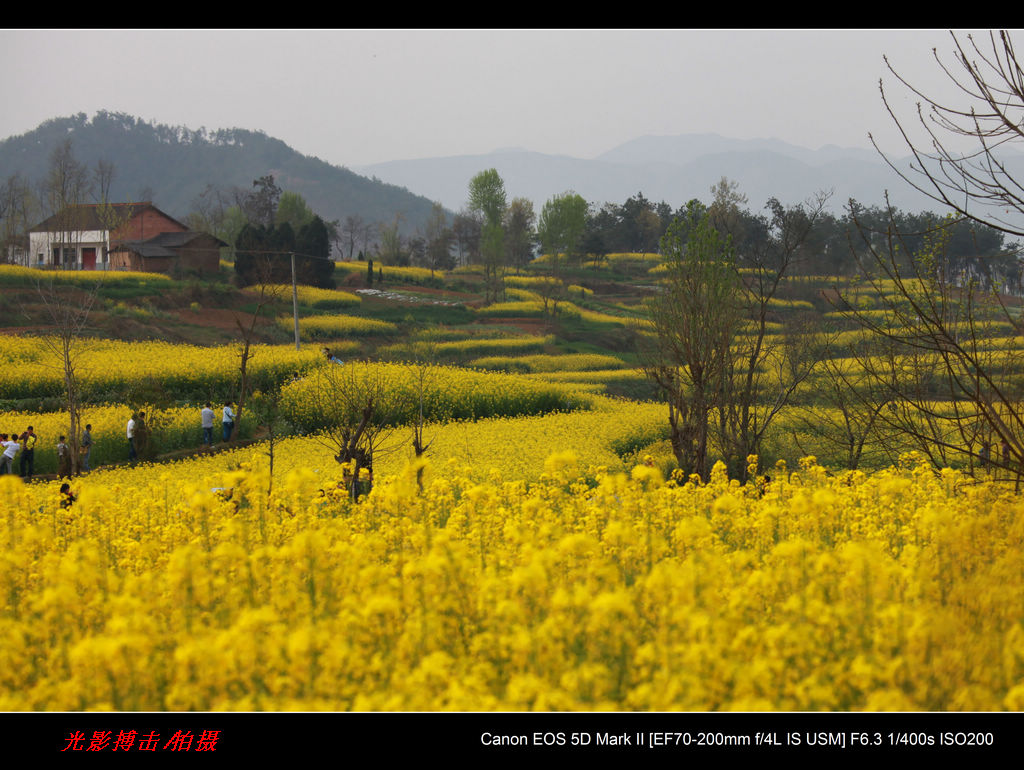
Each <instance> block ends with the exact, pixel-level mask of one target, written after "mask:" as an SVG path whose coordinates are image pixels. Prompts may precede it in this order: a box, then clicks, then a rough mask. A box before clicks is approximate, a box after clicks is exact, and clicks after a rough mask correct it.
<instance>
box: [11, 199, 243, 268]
mask: <svg viewBox="0 0 1024 770" xmlns="http://www.w3.org/2000/svg"><path fill="white" fill-rule="evenodd" d="M226 245H227V244H225V243H224V242H223V241H221V240H219V239H217V238H215V237H214V236H212V235H208V234H206V233H200V232H196V231H193V230H189V229H188V227H186V226H185V225H183V224H182V223H181V222H179V221H178V220H176V219H174V218H173V217H171V216H169V215H168V214H166V213H164V212H163V211H161V210H160V209H158V208H157V207H156V206H154V205H153V204H152V203H151V202H149V201H142V202H139V203H108V204H93V205H79V206H70V207H68V208H67V209H64V210H63V211H60V212H58V213H57V214H54V215H53V216H52V217H49V218H48V219H46V220H44V221H43V222H40V223H39V224H38V225H36V226H35V227H33V228H32V229H31V230H29V251H28V259H27V260H26V263H27V265H28V266H29V267H40V268H60V269H65V270H144V271H146V272H163V273H166V272H170V271H172V270H175V269H181V270H189V271H193V270H194V271H197V272H200V273H208V272H216V271H217V270H218V269H219V264H220V257H219V252H218V249H219V248H220V247H222V246H226Z"/></svg>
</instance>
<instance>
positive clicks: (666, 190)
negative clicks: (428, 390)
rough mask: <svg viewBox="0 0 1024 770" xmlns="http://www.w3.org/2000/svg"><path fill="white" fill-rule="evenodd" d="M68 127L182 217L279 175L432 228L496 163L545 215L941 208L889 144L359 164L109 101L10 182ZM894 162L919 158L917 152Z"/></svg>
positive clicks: (34, 149)
mask: <svg viewBox="0 0 1024 770" xmlns="http://www.w3.org/2000/svg"><path fill="white" fill-rule="evenodd" d="M67 137H71V139H72V142H73V149H74V153H75V155H76V157H77V158H78V160H80V161H81V162H83V163H85V164H87V165H89V166H95V164H96V162H97V161H98V160H100V159H105V160H110V161H113V163H114V165H115V169H116V174H115V178H114V184H113V188H112V191H111V197H112V198H113V199H115V200H140V199H150V200H152V201H153V202H154V203H156V205H158V206H159V207H160V208H162V209H163V210H165V211H166V212H167V213H169V214H171V215H172V216H175V217H178V218H182V217H184V216H185V215H186V214H188V213H189V211H191V210H192V209H193V207H194V202H195V200H196V198H197V197H198V196H199V195H200V193H202V192H203V191H204V190H205V189H206V187H207V186H208V185H211V184H212V185H216V186H218V187H221V188H230V187H233V186H237V187H242V188H245V189H250V188H251V186H252V182H253V180H255V179H257V178H259V177H262V176H265V175H267V174H273V175H274V177H275V178H276V179H277V182H278V184H279V186H280V187H282V188H283V189H285V190H291V191H293V192H297V193H299V194H301V195H302V196H303V197H305V199H306V200H307V202H308V203H309V204H310V206H311V207H312V208H313V210H314V211H316V212H317V213H319V214H320V215H321V216H323V217H324V218H326V219H336V220H344V218H345V217H347V216H349V215H357V216H360V217H362V219H363V220H364V221H366V222H391V221H392V220H393V219H394V217H395V215H396V214H399V213H400V214H401V215H402V224H401V230H402V232H403V233H405V234H409V233H412V232H414V231H415V230H417V229H421V228H422V227H423V226H424V223H425V222H426V220H427V218H428V216H429V213H430V209H431V205H432V201H440V202H441V203H442V204H444V206H445V207H446V208H447V209H448V210H449V211H458V210H460V209H462V208H463V207H464V206H465V204H466V197H467V195H466V191H467V186H468V183H469V180H470V179H471V178H472V177H473V176H474V175H475V174H477V173H478V172H480V171H482V170H484V169H487V168H492V167H493V168H496V169H497V170H498V172H499V173H500V174H501V176H502V178H503V179H504V181H505V188H506V192H507V194H508V197H509V198H510V199H511V198H513V197H525V198H528V199H530V200H532V201H533V202H534V207H535V210H536V211H537V212H538V213H539V212H540V209H541V206H542V205H543V204H544V201H546V200H547V199H549V198H550V197H551V196H553V195H556V194H559V193H562V192H565V191H566V190H570V189H571V190H574V191H576V192H577V193H579V194H580V195H582V196H583V197H584V198H585V199H587V200H588V201H590V202H591V203H593V204H596V205H597V206H600V205H601V204H603V203H605V202H608V201H611V202H615V203H622V202H623V201H625V200H626V199H627V198H629V197H630V196H632V195H635V194H636V193H638V192H641V193H643V195H644V196H645V197H646V198H647V199H649V200H651V201H654V202H659V201H662V200H664V201H666V202H667V203H669V204H670V205H671V206H672V207H673V208H677V207H679V206H680V205H682V204H683V203H685V202H686V201H688V200H690V199H691V198H699V199H701V200H703V201H705V202H707V201H708V199H709V197H710V195H709V191H710V189H711V186H712V185H714V184H715V183H716V182H718V181H719V179H721V178H722V177H723V176H724V177H728V178H729V179H732V180H735V181H736V182H738V183H739V186H740V190H741V192H743V193H744V194H745V195H746V196H747V198H748V205H749V207H750V208H751V209H752V210H759V209H760V208H761V207H762V206H763V205H764V203H765V202H766V201H767V200H768V199H769V198H770V197H776V198H778V199H779V200H780V201H782V202H783V203H785V204H794V203H798V202H800V201H803V200H806V199H808V198H810V197H811V196H813V195H814V194H815V193H817V192H818V191H832V198H831V204H830V205H831V208H832V209H833V210H834V211H835V212H837V213H838V212H839V211H840V210H841V209H842V207H843V205H845V203H846V202H847V200H848V199H850V198H854V199H856V200H857V201H858V202H859V203H861V204H864V205H872V204H877V205H881V204H882V203H883V202H884V195H885V193H886V191H888V193H889V196H890V200H891V202H892V203H893V204H894V205H895V206H897V207H898V208H901V209H904V210H906V211H913V212H919V211H926V210H930V211H940V210H941V208H940V207H939V206H938V204H936V203H935V202H934V201H931V200H930V199H928V198H926V197H925V196H923V195H921V194H920V193H917V192H916V191H914V190H913V189H912V188H911V187H910V186H909V185H908V184H907V183H906V182H904V181H903V180H901V179H900V178H899V177H898V176H897V175H896V174H895V172H893V171H892V169H890V168H889V166H888V165H886V163H885V161H884V160H883V159H882V158H881V157H880V156H879V155H878V154H877V153H875V152H874V151H873V150H867V149H862V148H860V149H858V148H840V147H835V146H831V145H830V146H825V147H822V148H821V149H818V150H809V149H806V148H803V147H797V146H795V145H791V144H787V143H785V142H782V141H778V140H774V139H758V140H739V139H728V138H725V137H722V136H717V135H713V134H690V135H682V136H645V137H641V138H639V139H634V140H632V141H629V142H626V143H625V144H622V145H620V146H618V147H616V148H614V149H612V150H609V151H608V152H606V153H604V154H602V155H600V156H599V157H597V158H594V159H591V160H585V159H581V158H573V157H569V156H565V155H545V154H542V153H537V152H530V151H527V150H522V149H512V150H499V151H495V152H492V153H488V154H486V155H459V156H453V157H446V158H426V159H421V160H395V161H390V162H387V163H377V164H373V165H369V166H359V167H353V168H352V169H348V168H343V167H339V166H335V165H331V164H329V163H326V162H324V161H322V160H319V159H318V158H313V157H309V156H306V155H302V154H300V153H299V152H297V151H296V150H293V149H292V148H291V147H289V146H288V145H286V144H285V143H284V142H282V141H280V140H279V139H274V138H272V137H269V136H267V135H265V134H263V133H260V132H256V131H247V130H242V129H221V130H217V131H206V130H205V129H199V130H192V129H188V128H183V127H171V126H165V125H160V124H154V123H147V122H145V121H142V120H140V119H138V118H134V117H131V116H129V115H125V114H122V113H111V112H103V111H101V112H99V113H97V114H96V115H95V116H93V117H92V118H89V117H87V116H86V115H85V114H78V115H75V116H71V117H67V118H55V119H53V120H49V121H46V122H45V123H43V124H42V125H40V126H39V127H38V128H36V129H35V130H33V131H30V132H28V133H26V134H22V135H20V136H14V137H10V138H8V139H4V140H3V141H0V182H2V181H3V180H5V179H6V178H7V177H8V176H10V175H11V174H13V173H15V172H20V173H21V174H22V175H23V176H25V177H26V178H27V179H29V180H32V181H37V180H41V179H42V178H43V176H44V175H45V173H46V169H47V166H48V163H49V159H50V154H51V153H52V151H53V149H54V147H56V146H57V145H58V144H59V143H60V142H62V141H63V140H64V139H65V138H67ZM894 162H897V163H899V164H901V165H902V166H904V167H905V166H907V165H909V161H908V160H907V159H897V160H895V161H894ZM1010 162H1011V163H1012V164H1013V165H1014V166H1015V167H1018V164H1019V166H1024V156H1022V155H1020V154H1019V153H1013V154H1012V156H1010ZM1018 170H1020V171H1022V173H1021V174H1020V175H1019V176H1018V178H1022V177H1024V168H1018Z"/></svg>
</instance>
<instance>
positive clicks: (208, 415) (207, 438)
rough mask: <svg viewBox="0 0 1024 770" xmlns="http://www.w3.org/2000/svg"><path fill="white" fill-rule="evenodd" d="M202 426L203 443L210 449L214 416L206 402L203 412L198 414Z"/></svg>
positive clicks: (211, 408) (211, 446) (208, 403)
mask: <svg viewBox="0 0 1024 770" xmlns="http://www.w3.org/2000/svg"><path fill="white" fill-rule="evenodd" d="M200 416H201V418H202V424H203V443H204V444H206V446H207V447H209V448H210V449H212V448H213V418H214V417H215V416H216V415H215V414H214V412H213V407H212V406H210V402H209V401H207V402H206V406H204V407H203V411H202V412H200Z"/></svg>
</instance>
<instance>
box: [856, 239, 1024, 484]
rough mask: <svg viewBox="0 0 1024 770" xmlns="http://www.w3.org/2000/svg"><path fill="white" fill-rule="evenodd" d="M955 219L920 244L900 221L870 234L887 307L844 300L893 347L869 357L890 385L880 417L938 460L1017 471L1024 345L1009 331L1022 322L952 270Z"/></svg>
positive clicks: (1023, 450)
mask: <svg viewBox="0 0 1024 770" xmlns="http://www.w3.org/2000/svg"><path fill="white" fill-rule="evenodd" d="M951 224H952V219H951V220H950V221H949V223H948V224H947V226H946V227H940V228H938V229H936V230H934V231H931V232H929V233H926V234H925V239H924V246H923V247H922V248H920V249H918V250H917V251H916V252H910V250H909V249H908V248H907V247H906V245H905V240H904V235H903V234H902V233H900V232H899V231H898V229H897V228H896V227H895V224H891V225H890V227H889V228H888V231H887V233H886V242H885V246H884V248H879V247H877V246H876V245H875V244H874V243H872V242H871V239H869V238H867V237H865V239H864V240H865V242H866V243H868V250H867V251H868V257H867V258H866V259H865V260H864V262H863V263H862V271H863V273H864V275H865V277H866V280H867V281H868V284H869V285H870V286H872V288H873V289H874V290H875V293H876V294H877V295H878V297H879V301H880V303H881V307H880V308H877V309H874V310H871V311H868V310H865V309H862V308H858V307H856V305H854V304H853V303H850V302H840V309H841V310H843V312H844V313H845V314H846V315H847V316H848V317H850V318H852V319H853V320H855V321H856V322H857V323H858V324H859V325H860V326H861V327H862V328H863V329H866V330H867V331H869V332H870V333H871V334H873V335H874V336H875V337H876V338H877V339H880V340H882V341H884V342H885V349H886V355H884V356H878V355H875V356H871V357H866V358H864V359H862V363H863V366H864V370H865V371H866V372H867V373H868V375H869V376H870V377H871V378H872V379H873V380H874V383H875V385H876V386H877V387H879V388H880V389H882V390H884V391H887V393H888V404H887V408H886V409H883V410H881V411H880V412H879V417H880V418H881V419H882V420H884V421H885V422H887V423H888V424H889V425H890V426H891V427H892V428H893V429H895V430H897V431H898V432H899V433H900V434H901V435H902V436H904V437H905V438H906V439H907V440H909V441H911V442H913V444H914V445H915V447H916V448H917V449H919V450H920V451H922V452H924V453H925V454H926V455H927V456H928V458H929V459H930V460H931V462H932V464H933V465H935V466H936V467H945V466H948V465H950V464H953V463H965V464H967V465H968V467H972V466H974V465H975V464H976V463H978V462H981V463H982V464H984V465H992V466H993V467H1002V468H1005V469H1006V470H1007V471H1008V472H1011V473H1012V474H1013V475H1015V476H1016V474H1017V473H1018V472H1019V471H1020V469H1021V468H1022V461H1024V382H1022V381H1021V378H1020V375H1019V373H1020V371H1021V370H1022V369H1024V352H1022V351H1020V349H1019V347H1018V346H1017V345H1016V344H1015V340H1014V337H1013V335H1007V334H1006V331H1008V330H1015V329H1016V328H1017V325H1016V322H1015V319H1014V318H1013V317H1012V316H1011V315H1010V313H1009V312H1008V310H1007V308H1006V307H1005V305H1003V303H1002V301H1001V297H1000V296H999V295H998V294H997V293H995V292H983V291H980V290H979V288H978V285H977V282H976V281H974V280H970V279H968V280H967V281H966V282H963V281H960V280H957V278H959V275H957V276H953V275H951V274H950V268H949V265H950V261H949V260H947V259H945V253H944V252H945V249H946V246H947V243H948V238H949V226H950V225H951ZM993 447H996V448H995V449H993Z"/></svg>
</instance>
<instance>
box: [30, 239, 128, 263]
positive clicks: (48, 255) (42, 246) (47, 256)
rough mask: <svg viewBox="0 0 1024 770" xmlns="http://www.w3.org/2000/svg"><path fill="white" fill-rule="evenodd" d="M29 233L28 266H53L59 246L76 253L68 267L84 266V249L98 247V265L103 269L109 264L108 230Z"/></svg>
mask: <svg viewBox="0 0 1024 770" xmlns="http://www.w3.org/2000/svg"><path fill="white" fill-rule="evenodd" d="M68 235H69V233H29V236H28V263H27V265H26V266H27V267H37V266H39V265H40V264H42V265H43V266H44V267H52V266H53V264H54V262H53V250H54V249H55V248H58V247H63V248H65V249H70V250H72V251H73V253H74V258H73V261H72V262H70V263H68V264H67V265H66V266H67V267H74V268H78V269H80V268H81V267H82V249H90V248H92V249H96V267H97V269H103V268H104V267H106V265H107V259H108V256H107V252H109V250H110V232H109V231H107V230H83V231H81V232H77V233H70V236H71V241H70V242H68Z"/></svg>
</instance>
